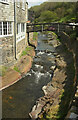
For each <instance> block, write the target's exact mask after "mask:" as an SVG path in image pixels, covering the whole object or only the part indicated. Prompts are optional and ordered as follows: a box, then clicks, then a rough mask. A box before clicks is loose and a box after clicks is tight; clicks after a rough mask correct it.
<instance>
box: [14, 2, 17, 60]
mask: <svg viewBox="0 0 78 120" xmlns="http://www.w3.org/2000/svg"><path fill="white" fill-rule="evenodd" d="M14 48H15V59H16V60H17V57H16V3H15V0H14Z"/></svg>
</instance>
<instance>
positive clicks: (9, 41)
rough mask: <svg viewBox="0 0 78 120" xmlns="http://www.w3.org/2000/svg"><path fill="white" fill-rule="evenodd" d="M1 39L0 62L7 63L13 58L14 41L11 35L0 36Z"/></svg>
mask: <svg viewBox="0 0 78 120" xmlns="http://www.w3.org/2000/svg"><path fill="white" fill-rule="evenodd" d="M0 40H2V45H1V51H2V56H1V57H2V63H0V64H7V63H9V62H11V61H13V60H14V42H13V36H12V37H11V36H10V37H5V38H0Z"/></svg>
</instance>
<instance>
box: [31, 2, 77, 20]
mask: <svg viewBox="0 0 78 120" xmlns="http://www.w3.org/2000/svg"><path fill="white" fill-rule="evenodd" d="M31 14H32V17H31ZM29 19H30V20H31V21H32V22H75V21H76V2H44V3H42V4H41V5H38V6H34V7H31V8H30V9H29Z"/></svg>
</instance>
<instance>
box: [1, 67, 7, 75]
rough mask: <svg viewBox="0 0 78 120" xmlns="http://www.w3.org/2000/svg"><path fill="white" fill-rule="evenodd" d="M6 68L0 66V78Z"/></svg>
mask: <svg viewBox="0 0 78 120" xmlns="http://www.w3.org/2000/svg"><path fill="white" fill-rule="evenodd" d="M7 70H8V68H7V67H6V66H0V76H4V75H5V73H6V72H7Z"/></svg>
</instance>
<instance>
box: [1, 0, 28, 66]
mask: <svg viewBox="0 0 78 120" xmlns="http://www.w3.org/2000/svg"><path fill="white" fill-rule="evenodd" d="M0 21H2V22H3V21H11V22H13V28H12V29H13V35H12V36H5V37H0V51H1V53H0V59H1V60H0V64H3V65H6V64H8V63H11V62H13V61H14V59H15V51H14V50H15V43H14V41H15V38H14V3H13V2H12V0H9V2H8V3H4V2H0ZM26 21H27V3H26V4H25V10H24V9H22V2H21V3H20V6H19V7H18V6H17V2H16V28H15V29H16V33H17V23H25V24H26ZM25 27H26V26H25ZM25 33H26V31H25ZM16 36H17V34H16ZM27 45H28V43H27V33H26V34H25V39H21V40H20V41H16V50H17V51H16V53H17V54H16V56H17V58H19V57H20V54H21V53H22V51H23V50H24V49H25V47H26V46H27Z"/></svg>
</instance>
